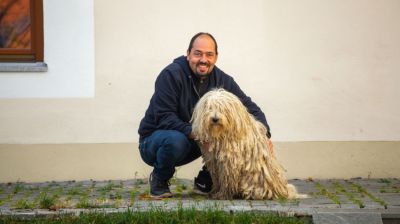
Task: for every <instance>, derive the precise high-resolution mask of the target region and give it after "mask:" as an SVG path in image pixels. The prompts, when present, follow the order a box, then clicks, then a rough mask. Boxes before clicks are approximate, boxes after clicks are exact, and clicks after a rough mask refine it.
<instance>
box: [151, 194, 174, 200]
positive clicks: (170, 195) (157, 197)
mask: <svg viewBox="0 0 400 224" xmlns="http://www.w3.org/2000/svg"><path fill="white" fill-rule="evenodd" d="M150 198H152V199H163V198H172V193H164V194H162V195H152V194H150Z"/></svg>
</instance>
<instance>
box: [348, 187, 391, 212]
mask: <svg viewBox="0 0 400 224" xmlns="http://www.w3.org/2000/svg"><path fill="white" fill-rule="evenodd" d="M350 184H351V186H352V187H353V188H354V189H355V190H356V191H357V192H358V193H360V194H361V195H363V196H364V195H365V196H367V197H369V198H370V199H371V200H373V201H375V202H376V203H378V204H380V205H382V206H383V207H384V208H385V209H387V203H386V202H385V201H383V200H381V199H380V198H377V197H375V196H374V195H372V194H371V193H369V192H368V191H367V189H365V188H364V187H362V186H361V185H359V184H355V183H350Z"/></svg>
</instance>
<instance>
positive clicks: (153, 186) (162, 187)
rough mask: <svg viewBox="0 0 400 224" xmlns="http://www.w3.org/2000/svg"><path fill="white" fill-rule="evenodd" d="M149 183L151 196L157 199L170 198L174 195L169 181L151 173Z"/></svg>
mask: <svg viewBox="0 0 400 224" xmlns="http://www.w3.org/2000/svg"><path fill="white" fill-rule="evenodd" d="M149 184H150V197H151V198H155V199H161V198H170V197H172V193H171V191H170V190H169V182H168V181H162V180H159V179H158V178H157V177H155V176H154V175H153V173H151V174H150V177H149Z"/></svg>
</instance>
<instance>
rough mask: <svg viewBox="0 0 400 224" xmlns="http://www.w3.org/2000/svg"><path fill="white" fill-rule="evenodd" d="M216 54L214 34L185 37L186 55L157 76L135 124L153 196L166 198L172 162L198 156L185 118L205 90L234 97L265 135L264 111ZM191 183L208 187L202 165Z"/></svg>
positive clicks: (205, 189)
mask: <svg viewBox="0 0 400 224" xmlns="http://www.w3.org/2000/svg"><path fill="white" fill-rule="evenodd" d="M217 59H218V46H217V42H216V41H215V39H214V37H213V36H212V35H211V34H209V33H198V34H196V35H194V36H193V38H192V39H191V41H190V44H189V48H188V49H187V56H186V57H185V56H181V57H178V58H176V59H175V60H174V61H173V63H172V64H170V65H168V66H167V67H166V68H165V69H164V70H162V71H161V73H160V74H159V76H158V77H157V80H156V83H155V92H154V94H153V96H152V98H151V100H150V105H149V107H148V109H147V111H146V114H145V116H144V118H143V119H142V121H141V122H140V127H139V135H140V140H139V149H140V155H141V157H142V159H143V161H144V162H145V163H147V164H148V165H150V166H153V167H154V169H153V172H152V173H151V174H150V178H149V183H150V195H151V197H153V198H165V197H171V196H172V194H171V191H170V190H169V182H168V181H169V179H170V178H171V177H172V176H173V174H174V172H175V167H177V166H181V165H185V164H187V163H190V162H192V161H193V160H195V159H197V158H198V157H200V156H201V151H200V149H199V147H198V145H197V143H196V141H195V139H196V136H194V135H193V133H192V126H191V124H190V123H189V121H190V118H191V116H192V113H193V108H194V106H195V105H196V103H197V101H198V100H199V99H200V97H201V96H203V95H204V94H205V93H206V92H207V91H209V90H210V89H213V88H217V87H222V88H224V89H226V90H227V91H229V92H231V93H233V94H235V95H236V96H238V97H239V98H240V100H241V101H242V102H243V104H244V105H245V106H246V107H247V109H248V111H249V112H250V113H251V114H253V115H254V116H255V117H256V119H258V120H259V121H261V122H262V123H263V124H264V125H265V126H266V127H267V130H268V133H266V135H267V136H268V137H270V136H271V134H270V128H269V126H268V123H267V120H266V118H265V115H264V113H263V112H262V111H261V109H260V108H259V107H258V106H257V105H256V104H255V103H253V102H252V101H251V99H250V97H248V96H246V95H245V94H244V93H243V91H242V90H241V89H240V87H239V86H238V84H236V82H235V81H234V80H233V78H232V77H230V76H229V75H227V74H225V73H224V72H223V71H221V70H220V69H219V68H217V67H216V66H215V63H216V62H217ZM194 182H195V185H194V188H195V190H196V191H200V192H203V193H208V192H209V191H210V190H211V186H212V181H211V177H210V174H209V173H208V171H207V170H206V168H205V167H203V170H201V171H200V172H199V175H198V176H197V177H196V178H195V180H194Z"/></svg>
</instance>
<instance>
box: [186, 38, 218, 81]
mask: <svg viewBox="0 0 400 224" xmlns="http://www.w3.org/2000/svg"><path fill="white" fill-rule="evenodd" d="M217 58H218V55H217V53H216V52H215V45H214V42H213V40H212V39H211V38H210V37H209V36H207V35H201V36H199V37H197V38H196V40H195V41H194V42H193V47H192V49H191V50H190V52H187V60H188V62H189V66H190V68H191V69H192V71H193V72H194V73H195V74H197V75H198V76H200V77H206V76H207V75H209V74H210V73H211V71H212V70H213V68H214V65H215V63H216V62H217Z"/></svg>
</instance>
